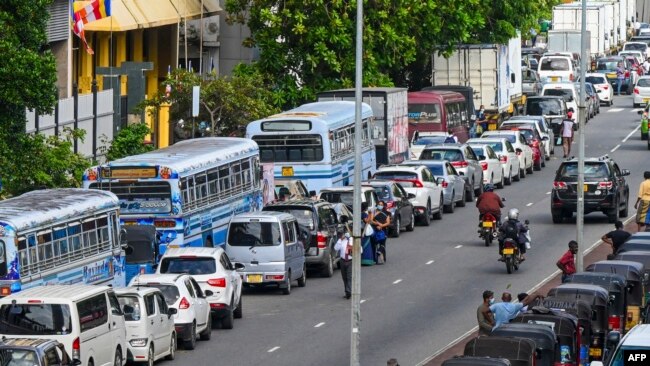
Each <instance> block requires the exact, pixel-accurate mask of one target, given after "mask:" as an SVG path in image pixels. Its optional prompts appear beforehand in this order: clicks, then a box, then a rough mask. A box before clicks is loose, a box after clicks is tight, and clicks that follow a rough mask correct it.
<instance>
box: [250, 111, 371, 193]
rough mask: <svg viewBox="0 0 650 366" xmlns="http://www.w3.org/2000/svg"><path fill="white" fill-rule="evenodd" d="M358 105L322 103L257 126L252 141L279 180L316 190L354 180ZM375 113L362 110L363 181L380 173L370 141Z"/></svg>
mask: <svg viewBox="0 0 650 366" xmlns="http://www.w3.org/2000/svg"><path fill="white" fill-rule="evenodd" d="M354 112H355V109H354V102H344V101H336V102H317V103H309V104H304V105H302V106H300V107H298V108H295V109H292V110H290V111H286V112H282V113H279V114H276V115H273V116H271V117H268V118H265V119H261V120H258V121H254V122H251V123H249V124H248V126H247V128H246V137H248V138H250V139H253V141H255V142H257V144H258V145H259V148H260V160H261V162H262V163H263V164H271V163H272V164H274V168H273V173H274V174H273V175H274V178H276V179H280V178H295V179H301V180H302V181H303V182H304V183H305V184H306V185H307V188H308V189H309V190H310V191H315V192H318V191H320V190H321V189H323V188H328V187H336V186H347V185H349V184H351V183H352V182H353V181H354V178H355V177H354V175H355V166H354V139H355V137H354V136H355V135H354V134H355V127H354V119H355V115H354ZM371 120H372V109H371V108H370V106H369V105H367V104H365V103H363V105H362V121H363V130H362V133H363V138H362V140H363V145H362V159H363V163H362V164H363V166H361V167H359V168H360V169H359V170H360V174H361V179H366V178H370V177H371V176H372V174H373V173H374V172H375V169H376V168H375V167H376V157H375V149H374V146H373V144H372V140H371V139H370V131H369V127H368V126H369V122H371Z"/></svg>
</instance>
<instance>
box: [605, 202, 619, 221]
mask: <svg viewBox="0 0 650 366" xmlns="http://www.w3.org/2000/svg"><path fill="white" fill-rule="evenodd" d="M618 205H619V204H618V202H616V204H615V205H614V207H616V208H614V209H611V210H610V211H609V212H608V213H607V221H609V223H610V224H613V223H615V222H616V221H618V218H619V216H618V214H619V210H618Z"/></svg>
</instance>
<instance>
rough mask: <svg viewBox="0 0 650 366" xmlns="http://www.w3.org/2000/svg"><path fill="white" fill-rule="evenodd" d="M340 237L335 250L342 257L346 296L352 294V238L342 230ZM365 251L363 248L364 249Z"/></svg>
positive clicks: (348, 296)
mask: <svg viewBox="0 0 650 366" xmlns="http://www.w3.org/2000/svg"><path fill="white" fill-rule="evenodd" d="M338 237H339V239H338V240H337V241H336V244H334V250H336V251H337V252H338V253H339V256H340V257H341V260H340V262H341V278H343V287H344V289H345V298H346V299H349V298H350V297H351V296H352V244H353V243H352V239H351V238H350V234H349V233H347V232H344V231H343V230H340V231H339V232H338ZM362 251H363V249H362Z"/></svg>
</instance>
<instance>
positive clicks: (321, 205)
mask: <svg viewBox="0 0 650 366" xmlns="http://www.w3.org/2000/svg"><path fill="white" fill-rule="evenodd" d="M262 211H277V212H286V213H289V214H292V215H293V216H294V217H295V218H296V220H297V221H298V227H299V229H300V237H301V238H309V239H308V240H304V243H305V263H306V264H307V266H309V267H312V268H313V267H316V268H318V269H320V270H321V274H322V275H323V276H324V277H332V275H333V274H334V266H335V265H338V261H339V259H340V258H339V255H338V252H337V251H335V250H334V244H336V240H337V237H336V232H337V230H338V229H339V228H341V229H343V230H345V223H344V222H340V221H345V220H344V219H343V217H342V219H343V220H340V221H339V219H338V215H337V213H336V211H335V210H334V206H333V205H332V204H331V203H329V202H327V201H324V200H319V201H314V200H310V199H301V200H289V201H282V202H275V203H271V204H268V205H266V206H265V207H264V208H263V209H262ZM347 219H352V218H351V217H349V218H347Z"/></svg>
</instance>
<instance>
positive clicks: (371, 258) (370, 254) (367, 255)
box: [361, 202, 375, 266]
mask: <svg viewBox="0 0 650 366" xmlns="http://www.w3.org/2000/svg"><path fill="white" fill-rule="evenodd" d="M372 220H373V215H372V211H370V210H368V204H367V203H366V202H362V203H361V222H363V232H362V233H361V247H362V248H363V251H362V253H361V265H363V266H372V265H374V264H375V250H374V243H373V240H372V237H373V234H374V231H373V232H370V229H368V230H366V226H367V225H368V224H369V225H370V228H372Z"/></svg>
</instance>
